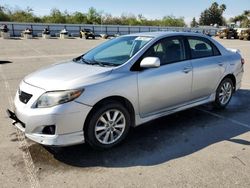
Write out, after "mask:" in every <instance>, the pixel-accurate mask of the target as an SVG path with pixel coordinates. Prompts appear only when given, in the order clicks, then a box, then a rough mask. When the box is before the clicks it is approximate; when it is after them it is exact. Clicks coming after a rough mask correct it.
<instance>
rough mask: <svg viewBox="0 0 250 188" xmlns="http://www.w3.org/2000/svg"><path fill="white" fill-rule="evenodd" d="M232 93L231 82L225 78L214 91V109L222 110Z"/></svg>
mask: <svg viewBox="0 0 250 188" xmlns="http://www.w3.org/2000/svg"><path fill="white" fill-rule="evenodd" d="M233 91H234V86H233V82H232V80H231V79H230V78H225V79H224V80H222V82H221V83H220V85H219V86H218V88H217V90H216V98H215V102H214V105H215V107H216V108H219V109H224V108H225V107H226V106H227V105H228V103H229V102H230V100H231V98H232V94H233Z"/></svg>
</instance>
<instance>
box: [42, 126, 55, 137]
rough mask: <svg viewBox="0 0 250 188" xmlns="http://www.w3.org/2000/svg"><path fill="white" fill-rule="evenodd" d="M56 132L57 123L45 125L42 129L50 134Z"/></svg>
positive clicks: (44, 132)
mask: <svg viewBox="0 0 250 188" xmlns="http://www.w3.org/2000/svg"><path fill="white" fill-rule="evenodd" d="M55 132H56V126H55V125H48V126H45V127H44V128H43V130H42V133H43V134H49V135H54V134H55Z"/></svg>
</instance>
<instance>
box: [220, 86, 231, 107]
mask: <svg viewBox="0 0 250 188" xmlns="http://www.w3.org/2000/svg"><path fill="white" fill-rule="evenodd" d="M231 95H232V85H231V84H230V83H229V82H225V83H224V84H223V85H222V86H221V89H220V93H219V101H220V103H221V104H222V105H225V104H227V103H228V101H229V100H230V98H231Z"/></svg>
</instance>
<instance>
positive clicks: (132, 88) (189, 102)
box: [8, 32, 244, 149]
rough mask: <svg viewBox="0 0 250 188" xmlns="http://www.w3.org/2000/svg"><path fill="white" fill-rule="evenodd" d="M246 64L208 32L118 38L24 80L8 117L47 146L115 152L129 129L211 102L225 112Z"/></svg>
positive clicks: (137, 35)
mask: <svg viewBox="0 0 250 188" xmlns="http://www.w3.org/2000/svg"><path fill="white" fill-rule="evenodd" d="M243 64H244V60H243V58H242V56H241V54H240V52H239V51H238V50H234V49H226V48H224V47H223V46H222V45H221V44H220V43H218V42H217V41H215V40H214V39H212V38H211V37H208V36H205V35H203V34H196V33H187V32H150V33H139V34H131V35H126V36H121V37H117V38H114V39H112V40H109V41H107V42H105V43H103V44H101V45H100V46H98V47H96V48H94V49H92V50H90V51H89V52H87V53H85V54H83V55H81V56H79V57H77V58H75V59H73V60H72V61H69V62H65V63H61V64H55V65H52V66H50V67H47V68H44V69H41V70H38V71H36V72H34V73H32V74H30V75H28V76H26V77H25V78H24V79H23V80H22V82H21V83H20V85H19V88H18V90H17V93H16V96H15V100H14V109H13V112H12V111H10V110H8V114H9V117H10V118H11V119H13V124H14V125H15V126H16V127H17V128H18V129H20V130H21V131H23V132H24V133H25V135H26V136H27V137H28V138H29V139H31V140H33V141H35V142H38V143H40V144H43V145H50V146H67V145H74V144H79V143H84V142H87V143H89V144H90V145H91V146H93V147H94V148H101V149H106V148H111V147H113V146H115V145H117V144H119V143H120V142H121V141H123V140H124V138H125V137H126V136H127V134H128V131H129V129H130V127H134V126H138V125H141V124H143V123H145V122H148V121H150V120H153V119H156V118H159V117H162V116H166V115H169V114H172V113H175V112H178V111H181V110H185V109H188V108H191V107H195V106H198V105H202V104H206V103H213V104H214V106H215V107H216V108H219V109H223V108H225V107H226V106H227V105H228V103H229V102H230V99H231V97H232V95H233V93H234V92H235V91H237V90H238V89H239V88H240V86H241V79H242V75H243ZM215 131H216V130H215Z"/></svg>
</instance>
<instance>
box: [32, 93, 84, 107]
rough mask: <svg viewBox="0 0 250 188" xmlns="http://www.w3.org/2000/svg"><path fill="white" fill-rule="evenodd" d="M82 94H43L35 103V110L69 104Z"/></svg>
mask: <svg viewBox="0 0 250 188" xmlns="http://www.w3.org/2000/svg"><path fill="white" fill-rule="evenodd" d="M82 92H83V89H81V90H67V91H50V92H46V93H44V94H43V95H42V96H40V97H39V99H38V100H37V102H36V105H35V106H36V108H48V107H52V106H56V105H58V104H63V103H66V102H70V101H72V100H74V99H76V98H77V97H79V96H80V95H81V94H82Z"/></svg>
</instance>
